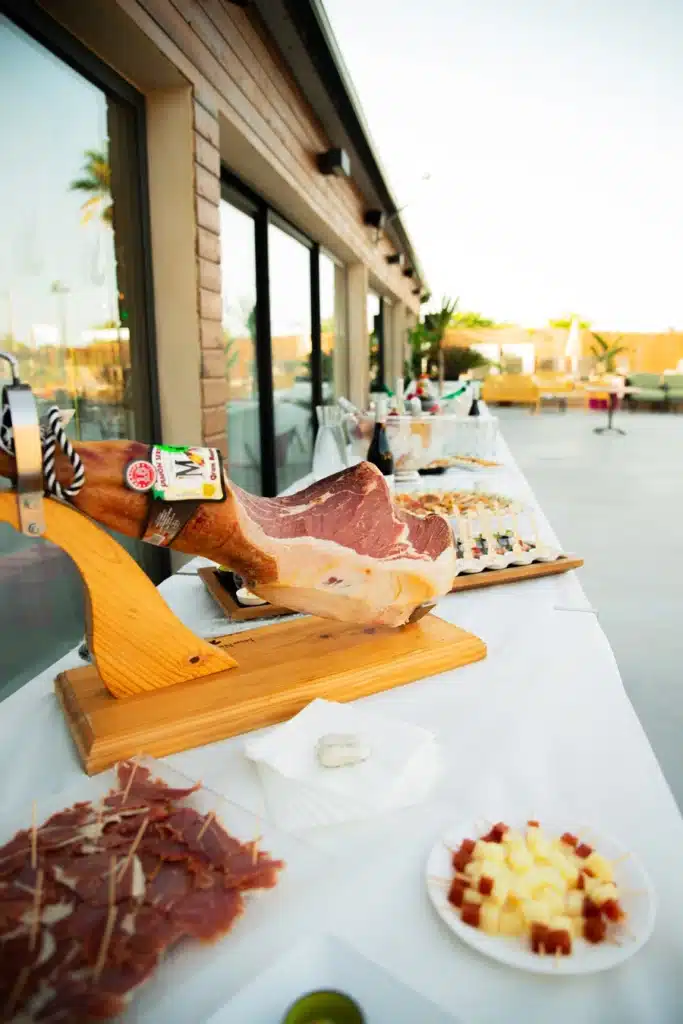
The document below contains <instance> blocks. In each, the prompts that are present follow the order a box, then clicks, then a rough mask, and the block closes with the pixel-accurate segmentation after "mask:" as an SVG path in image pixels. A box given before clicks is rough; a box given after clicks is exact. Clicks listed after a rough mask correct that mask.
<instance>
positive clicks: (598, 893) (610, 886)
mask: <svg viewBox="0 0 683 1024" xmlns="http://www.w3.org/2000/svg"><path fill="white" fill-rule="evenodd" d="M591 899H592V900H593V903H596V904H597V905H598V906H599V907H601V906H602V904H603V903H607V900H618V899H619V890H618V889H617V887H616V885H615V884H614V882H605V883H604V884H603V885H596V886H595V888H594V889H593V890H592V892H591Z"/></svg>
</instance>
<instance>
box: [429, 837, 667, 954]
mask: <svg viewBox="0 0 683 1024" xmlns="http://www.w3.org/2000/svg"><path fill="white" fill-rule="evenodd" d="M487 825H488V823H487ZM426 875H427V892H428V894H429V897H430V899H431V901H432V903H433V905H434V907H435V909H436V911H437V913H438V914H439V916H440V917H441V918H442V920H443V921H444V922H445V923H446V925H447V926H448V927H449V928H450V929H451V931H453V932H454V933H455V934H456V935H457V936H458V937H459V938H461V939H462V940H463V941H464V942H466V943H468V944H469V945H471V946H473V947H474V948H475V949H477V950H479V952H481V953H484V954H486V955H487V956H490V957H492V958H493V959H494V960H499V961H500V962H501V963H505V964H508V965H509V966H512V967H518V968H520V969H521V970H526V971H532V972H536V973H541V974H589V973H593V972H596V971H603V970H607V969H608V968H610V967H614V966H616V965H617V964H620V963H623V962H624V961H625V960H627V959H629V957H631V956H633V955H634V954H635V953H637V952H638V950H639V949H640V948H641V947H642V946H643V945H644V944H645V943H646V942H647V940H648V939H649V937H650V935H651V934H652V930H653V927H654V920H655V909H656V904H655V896H654V891H653V889H652V885H651V883H650V881H649V878H648V876H647V874H646V873H645V870H644V869H643V867H642V866H641V864H640V863H639V862H638V860H637V859H636V857H635V856H634V854H633V853H632V852H631V851H628V850H625V849H624V848H623V847H622V846H621V845H620V844H619V843H617V842H616V841H615V840H613V839H611V838H609V837H608V836H605V835H603V834H602V833H600V832H598V831H597V830H594V829H586V828H583V829H577V828H573V829H571V830H565V829H563V828H561V827H560V828H554V827H552V826H549V825H545V824H543V825H542V824H541V823H540V822H539V821H536V820H533V819H532V820H528V821H526V822H520V823H518V824H517V825H516V826H509V825H508V824H506V823H505V822H499V823H497V824H494V825H488V827H487V828H486V829H485V830H483V829H482V827H481V823H477V822H467V823H464V824H462V825H459V826H457V827H455V828H453V829H451V830H449V831H448V833H447V834H446V835H445V836H443V837H442V838H441V839H439V841H438V842H437V843H436V844H435V846H434V847H433V849H432V851H431V853H430V855H429V859H428V862H427V872H426Z"/></svg>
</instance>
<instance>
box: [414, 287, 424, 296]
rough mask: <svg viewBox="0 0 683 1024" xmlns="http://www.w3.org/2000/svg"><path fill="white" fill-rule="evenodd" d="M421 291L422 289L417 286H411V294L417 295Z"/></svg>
mask: <svg viewBox="0 0 683 1024" xmlns="http://www.w3.org/2000/svg"><path fill="white" fill-rule="evenodd" d="M421 291H422V289H421V288H419V287H418V288H413V295H419V294H420V292H421Z"/></svg>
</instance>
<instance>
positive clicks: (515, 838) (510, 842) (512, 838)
mask: <svg viewBox="0 0 683 1024" xmlns="http://www.w3.org/2000/svg"><path fill="white" fill-rule="evenodd" d="M520 844H521V845H522V846H525V845H526V844H525V842H524V836H523V835H522V833H521V832H516V831H515V830H514V829H512V828H510V829H508V830H507V832H506V833H505V835H504V836H503V846H505V847H507V849H509V848H510V847H511V846H519V845H520Z"/></svg>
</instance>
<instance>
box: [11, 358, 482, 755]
mask: <svg viewBox="0 0 683 1024" xmlns="http://www.w3.org/2000/svg"><path fill="white" fill-rule="evenodd" d="M8 361H9V362H10V363H11V364H12V365H13V366H14V367H15V369H16V364H15V363H14V361H13V359H11V358H10V359H8ZM5 396H6V400H7V404H8V406H9V408H10V411H11V416H12V426H13V433H14V446H15V456H16V487H15V489H14V490H12V491H4V492H0V521H4V522H7V523H9V524H10V525H11V526H13V527H14V528H15V529H16V530H18V531H19V532H21V533H24V534H26V536H28V537H33V538H35V537H39V536H42V537H43V538H44V539H46V540H49V541H51V542H52V543H53V544H56V545H57V546H58V547H59V548H61V549H62V550H63V551H64V552H65V553H66V554H67V555H69V556H70V557H71V559H72V560H73V561H74V562H75V564H76V566H77V568H78V570H79V572H80V574H81V577H82V579H83V583H84V584H85V590H86V595H85V596H86V601H85V604H86V636H87V641H88V647H89V650H90V654H91V657H92V664H90V665H87V666H83V667H80V668H75V669H70V670H68V671H66V672H62V673H61V674H60V675H59V676H58V677H57V679H56V680H55V690H56V693H57V697H58V699H59V702H60V704H61V707H62V710H63V713H64V717H65V719H66V723H67V726H68V728H69V731H70V733H71V736H72V737H73V740H74V743H75V745H76V748H77V750H78V754H79V756H80V759H81V762H82V764H83V767H84V768H85V771H86V772H87V773H88V774H89V775H90V774H94V773H95V772H99V771H102V770H103V769H105V768H107V767H109V766H110V765H112V764H114V763H115V762H116V761H119V760H121V759H123V758H127V757H131V756H133V755H136V754H140V753H143V752H144V753H146V754H150V755H154V756H157V757H159V756H163V755H166V754H172V753H176V752H177V751H180V750H186V749H188V748H189V747H196V746H200V745H202V744H205V743H212V742H214V741H216V740H221V739H224V738H226V737H228V736H234V735H236V734H238V733H242V732H246V731H248V730H250V729H257V728H260V727H261V726H267V725H272V724H274V723H276V722H280V721H282V720H283V719H286V718H290V717H291V716H292V715H295V714H297V712H299V711H300V710H301V709H302V708H303V707H304V706H305V705H306V704H308V703H309V702H310V701H312V700H313V699H315V698H316V697H325V698H327V699H328V700H336V701H347V700H354V699H355V698H357V697H364V696H366V695H368V694H371V693H376V692H378V691H380V690H386V689H389V688H391V687H393V686H400V685H401V684H403V683H408V682H412V681H413V680H416V679H420V678H423V677H425V676H430V675H434V674H436V673H438V672H444V671H446V670H448V669H452V668H456V667H458V666H460V665H466V664H468V663H470V662H474V661H479V660H480V659H481V658H484V657H485V656H486V646H485V645H484V643H483V642H482V641H481V640H480V639H479V638H478V637H476V636H473V635H472V634H471V633H466V632H465V631H464V630H462V629H459V628H458V627H457V626H453V625H451V624H450V623H448V622H444V621H443V620H442V619H439V618H437V617H436V616H434V615H430V614H424V615H422V616H421V617H419V616H420V613H421V612H422V611H423V610H422V609H418V610H417V614H416V615H415V616H414V621H412V622H410V623H408V624H407V625H405V626H401V627H399V628H397V629H391V628H388V627H376V628H374V627H373V628H370V627H367V626H358V625H353V624H349V623H344V622H337V621H332V620H328V619H321V618H317V617H315V616H307V617H304V618H300V619H295V620H293V621H289V622H284V623H279V624H277V625H271V626H266V627H260V628H256V629H253V630H249V631H248V632H243V633H237V634H233V635H228V636H223V637H218V638H216V639H213V640H211V641H210V642H208V641H205V640H202V639H201V638H199V637H197V636H196V635H195V634H194V633H193V632H192V631H191V630H189V629H188V628H187V627H186V626H184V625H183V624H182V622H180V620H179V619H178V618H177V617H176V616H175V615H174V614H173V612H172V611H171V610H170V608H169V607H168V605H167V604H166V602H165V601H164V599H163V597H162V596H161V594H160V593H159V592H158V590H157V589H156V587H155V586H154V584H153V583H152V582H151V580H150V579H148V577H147V576H146V575H145V573H144V572H143V571H142V569H141V568H140V567H139V566H138V565H137V563H136V562H135V561H134V560H133V558H131V556H130V555H129V554H128V553H127V552H126V551H125V550H124V548H123V547H122V546H121V545H120V544H119V543H118V542H117V541H116V540H114V539H113V538H112V537H111V536H110V535H109V534H108V533H106V532H105V530H104V529H102V528H101V527H100V526H99V525H98V524H96V523H95V522H94V521H93V520H91V519H90V518H89V517H88V516H86V515H84V514H83V513H82V512H79V511H78V510H77V509H76V508H74V507H73V506H71V505H69V504H67V503H65V502H61V501H58V500H56V499H55V498H51V497H44V496H43V462H42V451H41V439H40V428H39V423H38V414H37V409H36V404H35V399H34V397H33V394H32V392H31V389H30V387H28V386H27V385H25V384H21V383H20V382H19V381H18V378H17V377H16V373H15V376H14V379H13V382H12V384H11V385H9V386H7V387H6V389H5ZM444 685H447V684H446V683H444Z"/></svg>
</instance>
